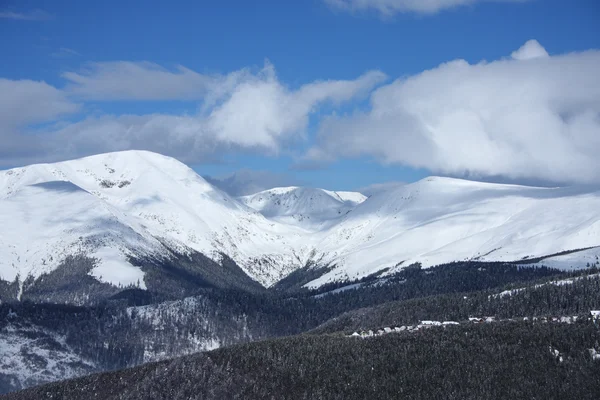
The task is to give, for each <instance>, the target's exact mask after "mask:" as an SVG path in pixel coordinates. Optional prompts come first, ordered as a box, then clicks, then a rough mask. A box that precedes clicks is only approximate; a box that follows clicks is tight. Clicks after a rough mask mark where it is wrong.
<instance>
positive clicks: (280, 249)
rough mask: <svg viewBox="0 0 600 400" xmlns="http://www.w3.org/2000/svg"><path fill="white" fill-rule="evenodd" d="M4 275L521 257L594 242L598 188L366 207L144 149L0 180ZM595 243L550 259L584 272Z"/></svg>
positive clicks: (397, 191)
mask: <svg viewBox="0 0 600 400" xmlns="http://www.w3.org/2000/svg"><path fill="white" fill-rule="evenodd" d="M0 226H1V227H2V229H1V230H0V278H2V279H4V280H9V281H12V280H14V279H15V278H16V277H17V275H19V276H20V277H21V278H25V277H26V276H28V275H32V276H34V277H35V276H39V275H40V274H42V273H44V272H48V271H51V270H53V269H54V268H56V266H57V265H58V264H59V263H60V262H61V260H63V259H64V258H65V257H66V256H68V255H70V254H75V253H78V252H84V253H86V254H88V255H91V256H94V257H97V258H98V259H99V260H100V263H99V265H98V267H97V268H96V269H95V270H94V271H92V274H93V275H94V276H96V277H98V278H99V279H101V280H103V281H106V282H110V283H113V284H124V285H127V284H133V285H139V286H140V287H142V288H143V287H144V273H143V271H142V270H140V269H139V268H137V267H135V266H133V265H130V264H129V262H128V261H127V259H128V256H129V255H138V256H139V255H153V256H157V257H161V256H163V255H164V254H167V253H168V251H167V249H173V250H177V251H178V252H183V253H185V252H187V251H190V250H195V251H198V252H201V253H203V254H205V255H206V256H208V257H210V258H212V259H213V260H215V261H219V260H220V259H221V257H222V256H221V253H224V254H226V255H228V256H229V257H231V258H232V259H233V260H234V261H236V262H237V263H238V265H240V267H241V268H242V269H243V270H244V271H245V272H246V273H247V274H248V275H250V276H251V277H253V278H254V279H256V280H258V281H259V282H261V283H262V284H263V285H265V286H270V285H272V284H274V283H276V282H277V281H278V280H280V279H282V278H283V277H285V276H286V275H287V274H289V273H290V272H291V271H293V270H295V269H297V268H300V267H303V266H305V265H306V264H307V262H309V261H315V260H319V261H320V262H321V263H322V264H325V263H327V264H329V265H330V266H333V269H332V270H331V271H330V272H328V273H327V274H325V275H323V276H321V277H320V278H318V279H316V280H314V281H312V282H310V283H309V286H320V285H322V284H324V283H326V282H329V281H332V280H345V279H357V278H361V277H363V276H366V275H369V274H372V273H374V272H377V271H380V270H383V269H388V270H389V272H394V271H395V270H398V269H399V268H403V267H405V266H407V265H410V264H412V263H414V262H420V263H422V264H423V266H425V267H427V266H431V265H436V264H441V263H445V262H451V261H460V260H482V261H483V260H490V261H516V260H522V259H526V258H530V259H531V258H535V257H541V256H546V255H549V254H556V253H559V252H563V251H567V250H574V249H582V248H591V247H595V246H598V245H600V191H599V190H598V189H597V188H589V187H588V188H535V187H526V186H517V185H499V184H491V183H480V182H473V181H466V180H460V179H451V178H440V177H430V178H426V179H423V180H421V181H419V182H415V183H413V184H409V185H405V186H402V187H398V188H394V189H390V190H388V191H385V192H380V193H377V194H375V195H373V196H371V197H370V198H368V199H367V198H365V196H363V195H362V194H360V193H354V192H333V191H328V190H324V189H314V188H302V187H288V188H275V189H271V190H267V191H263V192H260V193H256V194H254V195H251V196H244V197H241V198H233V197H231V196H229V195H228V194H226V193H225V192H223V191H221V190H219V189H217V188H215V187H214V186H212V185H211V184H209V183H208V182H207V181H205V180H204V179H203V178H201V177H200V176H199V175H198V174H196V173H195V172H194V171H193V170H191V169H190V168H188V167H187V166H186V165H184V164H182V163H180V162H179V161H177V160H175V159H172V158H169V157H165V156H162V155H159V154H155V153H150V152H145V151H126V152H118V153H109V154H101V155H97V156H92V157H86V158H82V159H79V160H73V161H67V162H61V163H55V164H38V165H31V166H28V167H23V168H15V169H11V170H7V171H0ZM599 254H600V251H599V250H598V249H597V248H593V249H590V250H586V251H584V252H578V253H571V254H568V255H563V256H558V257H554V258H550V259H546V260H544V261H543V262H544V264H550V265H552V263H553V262H555V263H557V265H559V266H561V267H563V268H570V267H573V266H575V267H577V266H581V267H584V266H585V264H586V262H589V261H592V262H593V261H594V260H595V257H597V256H598V255H599Z"/></svg>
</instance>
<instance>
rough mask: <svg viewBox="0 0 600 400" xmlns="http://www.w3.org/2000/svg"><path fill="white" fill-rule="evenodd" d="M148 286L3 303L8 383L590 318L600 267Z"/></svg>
mask: <svg viewBox="0 0 600 400" xmlns="http://www.w3.org/2000/svg"><path fill="white" fill-rule="evenodd" d="M144 293H145V292H144V291H141V290H138V291H132V292H131V293H130V296H129V297H128V298H124V297H123V298H114V299H113V300H111V302H109V303H107V304H104V305H102V306H96V307H73V306H64V305H51V304H33V303H30V302H21V303H11V304H7V303H4V304H1V305H0V393H2V392H4V393H6V392H10V391H15V390H19V389H22V388H26V387H31V386H34V385H38V384H43V383H46V382H51V381H55V380H57V379H63V378H66V377H75V376H81V375H84V374H87V373H91V372H101V371H109V370H114V369H122V368H127V367H133V366H136V365H140V364H143V363H147V362H152V361H157V360H162V359H165V358H171V357H176V356H181V355H185V354H190V353H194V352H198V351H205V350H211V349H214V348H217V347H227V346H231V345H235V344H238V343H244V342H252V341H257V340H264V339H267V338H273V337H279V336H288V335H296V334H300V333H303V332H312V333H315V334H323V333H336V332H344V333H345V334H351V333H352V332H354V331H358V332H360V331H363V330H364V331H368V330H374V331H377V330H379V329H382V328H384V327H394V326H400V325H415V324H419V323H420V321H421V320H429V319H433V320H439V321H446V320H454V321H461V322H463V321H467V320H468V318H469V317H471V316H494V317H496V318H498V319H503V320H506V319H510V318H515V319H519V320H522V319H523V318H524V317H527V318H529V319H532V318H534V317H536V318H538V317H539V318H542V317H547V316H552V317H553V318H554V317H562V316H567V317H568V321H573V320H574V318H573V316H578V317H579V318H581V319H578V320H580V321H584V320H585V319H587V318H588V317H589V315H590V310H598V309H600V276H599V275H598V270H597V269H590V270H585V271H581V272H578V273H566V272H561V271H558V270H552V269H548V268H525V267H519V266H515V265H507V264H500V265H496V264H491V263H457V264H450V265H444V266H439V267H435V268H431V269H427V270H424V269H421V268H416V267H411V268H407V269H404V270H402V271H401V272H400V273H398V274H397V275H394V276H391V277H387V278H384V279H380V278H373V279H369V280H362V281H360V282H354V283H352V284H350V285H345V286H344V285H329V286H328V287H323V288H322V289H321V290H320V291H316V292H315V291H312V292H302V291H301V292H297V291H294V292H293V293H290V292H287V291H271V292H268V293H249V292H244V291H232V290H229V291H227V290H217V289H206V290H204V291H203V292H202V294H200V295H198V296H195V297H190V298H186V299H184V300H177V301H167V302H161V303H151V304H147V305H138V306H134V305H131V304H133V303H135V302H141V303H144V302H148V300H149V299H147V298H145V297H144V296H142V295H143V294H144ZM128 305H129V306H128Z"/></svg>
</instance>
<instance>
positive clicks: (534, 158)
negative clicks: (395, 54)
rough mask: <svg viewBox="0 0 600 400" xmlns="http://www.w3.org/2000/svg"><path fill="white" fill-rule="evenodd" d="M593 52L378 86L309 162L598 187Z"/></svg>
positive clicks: (519, 54)
mask: <svg viewBox="0 0 600 400" xmlns="http://www.w3.org/2000/svg"><path fill="white" fill-rule="evenodd" d="M598 71H600V51H597V50H593V51H587V52H581V53H569V54H562V55H553V56H550V55H548V53H547V52H546V51H545V49H544V48H543V47H542V46H541V45H540V44H539V43H538V42H536V41H534V40H532V41H529V42H527V43H526V44H525V45H524V46H523V47H521V48H520V49H518V50H517V51H515V52H514V53H512V56H511V57H510V58H504V59H500V60H496V61H493V62H480V63H478V64H469V63H468V62H466V61H464V60H454V61H450V62H448V63H445V64H442V65H439V66H438V67H436V68H433V69H431V70H427V71H424V72H422V73H420V74H417V75H414V76H410V77H408V78H402V79H398V80H396V81H394V82H393V83H390V84H388V85H385V86H382V87H379V88H378V89H376V90H375V91H374V92H373V94H372V95H371V98H370V103H371V108H370V110H369V111H368V112H358V111H357V112H354V113H353V114H351V115H342V116H335V115H334V116H330V117H328V118H326V119H325V120H324V121H323V123H322V124H321V127H320V132H319V136H318V143H317V145H316V146H315V147H313V148H312V149H311V150H310V151H309V152H308V154H307V155H306V157H307V158H308V159H311V160H314V161H315V162H324V161H330V160H332V159H335V158H339V157H357V156H371V157H373V158H375V159H376V160H378V161H380V162H382V163H386V164H402V165H407V166H412V167H418V168H426V169H429V170H430V171H433V172H434V173H441V174H449V175H458V176H467V177H473V178H478V177H485V176H504V177H507V178H510V179H520V178H527V179H531V178H535V179H542V180H546V181H552V182H580V183H592V182H600V157H598V154H599V152H600V80H599V79H597V78H598Z"/></svg>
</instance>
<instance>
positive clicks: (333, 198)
mask: <svg viewBox="0 0 600 400" xmlns="http://www.w3.org/2000/svg"><path fill="white" fill-rule="evenodd" d="M366 199H367V197H366V196H365V195H363V194H361V193H358V192H332V191H329V190H324V189H314V188H306V187H296V186H292V187H282V188H274V189H269V190H265V191H262V192H259V193H256V194H253V195H250V196H242V197H240V198H239V200H241V201H242V202H243V203H244V204H246V205H247V206H249V207H251V208H253V209H255V210H257V211H259V212H260V213H261V214H263V215H264V216H265V217H267V218H269V219H272V220H274V221H278V222H282V223H284V224H290V225H295V226H301V227H304V228H307V229H309V230H311V231H316V230H322V229H324V228H327V227H330V226H332V225H334V224H336V223H337V222H338V221H339V220H340V219H341V218H343V217H344V216H345V215H346V214H348V213H349V212H350V211H352V210H353V209H354V208H355V207H356V206H357V205H358V204H360V203H362V202H363V201H365V200H366Z"/></svg>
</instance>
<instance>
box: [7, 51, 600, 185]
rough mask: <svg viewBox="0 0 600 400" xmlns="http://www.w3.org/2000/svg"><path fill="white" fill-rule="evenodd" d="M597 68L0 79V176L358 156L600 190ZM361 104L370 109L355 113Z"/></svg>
mask: <svg viewBox="0 0 600 400" xmlns="http://www.w3.org/2000/svg"><path fill="white" fill-rule="evenodd" d="M599 70H600V51H598V50H590V51H585V52H577V53H568V54H556V55H551V54H549V53H548V52H547V51H546V50H545V49H544V47H543V46H542V45H541V44H540V43H538V42H537V41H535V40H530V41H528V42H527V43H525V44H524V45H523V46H522V47H521V48H519V49H517V50H515V51H514V52H512V54H511V55H510V56H507V57H504V58H501V59H498V60H495V61H491V62H485V61H482V62H479V63H475V64H470V63H468V62H466V61H464V60H453V61H449V62H447V63H444V64H441V65H439V66H437V67H435V68H432V69H429V70H426V71H423V72H421V73H419V74H416V75H413V76H408V77H402V78H399V79H396V80H395V81H387V78H386V75H385V74H383V73H382V72H379V71H376V70H374V71H370V72H367V73H365V74H363V75H362V76H359V77H357V78H356V79H352V80H323V81H313V82H307V83H305V84H302V85H299V86H297V87H290V86H288V85H287V84H286V83H285V82H282V81H281V80H280V79H279V78H278V76H277V74H276V71H275V68H274V66H273V65H271V64H269V63H266V64H265V66H264V67H263V68H260V69H252V68H246V69H242V70H239V71H233V72H230V73H227V74H201V73H198V72H196V71H193V70H190V69H188V68H185V67H176V68H175V69H171V70H169V69H165V68H163V67H161V66H158V65H156V64H152V63H147V62H141V63H139V62H138V63H136V62H125V61H118V62H111V63H96V64H89V65H87V66H86V67H85V68H83V69H81V70H79V71H73V72H67V73H65V74H64V75H63V77H64V79H65V85H64V86H63V87H55V86H52V85H49V84H47V83H45V82H39V81H32V80H8V79H0V142H1V143H2V146H0V165H3V166H15V165H23V164H28V163H32V162H42V161H56V160H62V159H70V158H76V157H80V156H85V155H89V154H94V153H100V152H108V151H119V150H127V149H143V150H150V151H156V152H160V153H163V154H166V155H170V156H174V157H177V158H179V159H180V160H182V161H184V162H188V163H200V162H208V161H215V160H219V159H220V158H221V157H222V156H223V155H226V154H228V153H239V152H252V153H254V154H261V155H270V156H277V155H279V154H286V156H290V155H291V156H294V157H297V158H298V160H299V165H300V164H302V165H304V166H305V167H306V168H309V167H310V166H311V165H312V166H323V165H327V163H328V162H331V161H334V160H336V159H343V158H354V157H368V158H370V159H373V160H375V161H378V162H380V163H382V164H398V165H404V166H410V167H415V168H424V169H427V170H429V171H431V172H432V173H434V174H442V175H452V176H462V177H470V178H474V179H486V178H490V177H499V178H503V179H506V180H508V181H512V182H515V181H516V182H518V181H522V182H531V181H543V182H557V183H565V182H568V183H600V157H598V153H600V80H599V79H597V76H598V72H597V71H599ZM357 99H367V100H368V103H369V104H368V107H367V108H366V109H365V107H364V104H362V103H361V107H360V108H353V107H354V106H357V104H359V103H357V102H356V101H357ZM115 100H119V101H136V102H152V101H164V100H184V101H192V102H194V103H195V104H197V110H196V111H194V112H192V113H187V114H167V113H154V114H141V115H126V114H120V115H112V114H106V113H102V112H98V111H97V108H96V107H97V106H98V105H99V104H100V105H101V104H102V102H103V101H115ZM90 102H94V103H92V104H90ZM324 105H326V107H323V106H324ZM325 109H326V110H328V114H325V113H324V111H323V110H325ZM353 110H354V111H353ZM311 118H313V121H312V122H314V123H315V125H316V126H317V129H316V132H314V131H313V130H312V127H313V124H312V123H311V124H309V121H311ZM309 131H310V132H309ZM298 144H300V146H298ZM307 147H308V149H309V150H308V151H306V150H305V149H306V148H307ZM253 190H254V189H253Z"/></svg>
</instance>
